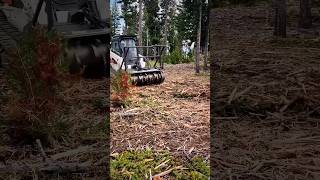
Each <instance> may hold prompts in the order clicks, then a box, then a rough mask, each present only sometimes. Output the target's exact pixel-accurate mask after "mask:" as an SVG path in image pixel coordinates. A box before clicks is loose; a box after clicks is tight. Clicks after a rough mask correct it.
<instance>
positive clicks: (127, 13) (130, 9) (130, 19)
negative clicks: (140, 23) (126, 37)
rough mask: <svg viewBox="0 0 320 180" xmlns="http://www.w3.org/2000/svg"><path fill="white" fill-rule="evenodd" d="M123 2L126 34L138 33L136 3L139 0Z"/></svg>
mask: <svg viewBox="0 0 320 180" xmlns="http://www.w3.org/2000/svg"><path fill="white" fill-rule="evenodd" d="M122 2H123V6H122V12H123V18H124V21H125V25H126V34H136V33H137V19H138V12H137V6H136V5H135V4H136V2H137V0H123V1H122Z"/></svg>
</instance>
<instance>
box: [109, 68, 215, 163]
mask: <svg viewBox="0 0 320 180" xmlns="http://www.w3.org/2000/svg"><path fill="white" fill-rule="evenodd" d="M193 68H194V67H193V65H192V64H180V65H168V66H166V67H165V70H164V73H165V76H166V80H165V81H164V83H163V84H161V85H154V86H144V87H134V89H133V90H132V91H133V94H134V97H132V98H131V104H130V105H129V106H128V107H127V108H124V109H121V108H112V109H111V130H112V133H111V135H112V138H111V139H112V146H111V150H112V152H118V153H119V152H123V151H125V150H128V149H145V148H146V147H149V148H151V149H153V150H154V151H162V150H168V151H169V152H170V153H172V154H173V155H174V156H176V157H177V156H181V157H186V156H193V155H201V156H202V157H208V156H209V142H210V141H209V138H210V136H209V125H210V124H209V94H210V93H209V75H206V76H205V75H202V76H196V75H195V74H194V69H193Z"/></svg>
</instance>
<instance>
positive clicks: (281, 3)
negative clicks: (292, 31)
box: [274, 0, 287, 38]
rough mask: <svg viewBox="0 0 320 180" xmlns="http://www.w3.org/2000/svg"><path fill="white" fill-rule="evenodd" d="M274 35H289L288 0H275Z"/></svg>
mask: <svg viewBox="0 0 320 180" xmlns="http://www.w3.org/2000/svg"><path fill="white" fill-rule="evenodd" d="M274 7H275V16H274V17H275V19H274V35H275V36H279V37H283V38H285V37H286V36H287V4H286V0H275V5H274Z"/></svg>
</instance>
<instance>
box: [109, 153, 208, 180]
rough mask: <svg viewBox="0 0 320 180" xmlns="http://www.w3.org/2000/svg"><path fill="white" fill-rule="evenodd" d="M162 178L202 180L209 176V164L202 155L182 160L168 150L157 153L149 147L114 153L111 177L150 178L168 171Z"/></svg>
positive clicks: (136, 179) (135, 179)
mask: <svg viewBox="0 0 320 180" xmlns="http://www.w3.org/2000/svg"><path fill="white" fill-rule="evenodd" d="M170 169H171V170H172V171H170V173H168V174H166V175H165V176H163V177H161V178H166V179H181V180H182V179H194V180H196V179H197V180H202V179H208V177H209V172H210V169H209V165H208V163H207V162H206V161H204V160H203V158H201V157H194V158H192V159H191V160H190V161H189V162H182V161H180V160H178V159H177V158H174V157H172V156H171V155H170V153H168V152H161V153H155V152H153V151H151V150H149V149H147V150H142V151H125V152H123V153H121V154H116V155H113V158H112V160H111V177H112V178H113V179H123V180H125V179H132V180H138V179H149V178H150V172H151V175H152V176H155V175H156V174H159V173H162V172H165V171H168V170H170Z"/></svg>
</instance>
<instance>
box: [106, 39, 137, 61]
mask: <svg viewBox="0 0 320 180" xmlns="http://www.w3.org/2000/svg"><path fill="white" fill-rule="evenodd" d="M136 41H137V38H136V36H128V35H121V36H115V37H113V38H112V40H111V51H112V52H114V53H115V54H117V55H118V56H121V57H123V58H124V59H125V61H127V62H128V63H130V62H133V61H135V60H136V59H137V57H138V50H137V48H135V47H136ZM124 47H129V48H126V49H125V48H124Z"/></svg>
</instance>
